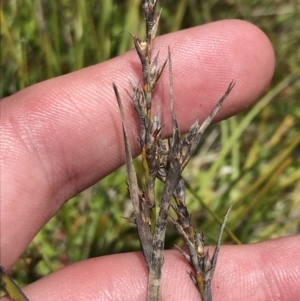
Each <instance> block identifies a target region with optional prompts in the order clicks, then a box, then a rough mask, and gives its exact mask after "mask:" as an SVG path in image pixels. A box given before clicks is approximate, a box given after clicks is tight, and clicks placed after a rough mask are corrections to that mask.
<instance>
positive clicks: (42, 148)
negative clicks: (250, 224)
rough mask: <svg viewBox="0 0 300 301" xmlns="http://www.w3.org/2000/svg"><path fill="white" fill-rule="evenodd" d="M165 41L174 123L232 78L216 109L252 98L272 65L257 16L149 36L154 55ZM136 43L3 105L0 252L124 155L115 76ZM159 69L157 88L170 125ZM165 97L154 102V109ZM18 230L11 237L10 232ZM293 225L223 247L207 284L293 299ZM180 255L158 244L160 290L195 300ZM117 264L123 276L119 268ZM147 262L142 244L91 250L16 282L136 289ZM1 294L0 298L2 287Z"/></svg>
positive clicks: (46, 291) (11, 252)
mask: <svg viewBox="0 0 300 301" xmlns="http://www.w3.org/2000/svg"><path fill="white" fill-rule="evenodd" d="M168 45H170V47H171V51H172V58H173V69H174V85H175V86H174V95H175V112H176V114H177V118H178V122H179V124H180V128H181V131H182V132H185V131H187V130H188V129H189V127H190V125H191V124H192V123H193V122H194V121H195V120H196V119H197V118H199V120H203V119H204V117H206V116H207V115H208V114H209V112H210V110H211V109H212V107H213V106H214V104H215V103H216V102H217V100H218V99H219V98H220V96H221V95H222V94H223V92H224V91H225V90H226V88H227V86H228V84H229V82H230V81H231V80H232V79H234V80H236V86H235V88H234V89H233V91H232V92H231V94H230V96H229V98H228V99H227V100H226V101H225V104H224V105H223V108H222V109H221V111H220V112H219V113H218V115H217V118H216V119H215V121H217V120H221V119H224V118H228V117H230V116H232V115H234V114H237V113H238V112H240V111H242V110H243V109H245V108H247V107H248V106H250V105H251V104H253V103H254V102H255V101H256V100H257V99H258V97H259V96H260V95H261V94H262V93H263V92H264V91H265V90H266V88H267V87H268V84H269V83H270V81H271V78H272V75H273V71H274V64H275V62H274V61H275V59H274V52H273V49H272V46H271V44H270V42H269V40H268V39H267V37H266V36H265V35H264V33H263V32H261V31H260V30H259V29H258V28H257V27H255V26H254V25H251V24H249V23H247V22H244V21H238V20H226V21H220V22H215V23H211V24H207V25H204V26H200V27H196V28H192V29H189V30H185V31H181V32H176V33H172V34H169V35H165V36H162V37H158V38H157V39H156V40H155V42H154V53H156V51H157V50H158V49H160V58H161V61H162V60H163V58H165V57H167V46H168ZM140 74H141V70H140V63H139V60H138V57H137V55H136V53H135V51H134V50H132V51H129V52H127V53H125V54H124V55H122V56H120V57H117V58H115V59H112V60H109V61H107V62H104V63H101V64H98V65H95V66H91V67H89V68H85V69H83V70H80V71H77V72H74V73H71V74H67V75H64V76H61V77H58V78H53V79H51V80H48V81H45V82H42V83H39V84H36V85H33V86H31V87H29V88H26V89H24V90H23V91H20V92H18V93H16V94H14V95H12V96H10V97H7V98H6V99H3V100H2V101H1V103H0V105H1V158H0V163H1V190H0V193H1V250H0V253H1V263H2V265H4V267H6V268H8V267H10V266H11V265H12V264H13V263H14V262H15V261H16V260H17V258H18V257H19V256H20V255H21V254H22V252H23V251H24V250H25V248H26V246H27V245H28V244H29V243H30V241H31V240H32V239H33V237H34V236H35V234H36V233H37V232H38V231H39V230H40V229H41V228H42V227H43V226H44V225H45V223H46V222H47V221H48V220H49V219H50V218H51V217H52V216H53V215H55V213H56V212H57V211H58V210H59V208H60V207H61V206H62V204H63V203H64V202H65V201H66V200H68V199H69V198H71V197H72V196H74V195H76V194H77V193H79V192H80V191H82V190H84V189H85V188H87V187H89V186H90V185H92V184H94V183H96V182H97V181H99V180H101V179H102V178H103V177H105V176H106V175H108V174H109V173H110V172H112V171H113V170H115V169H116V168H117V167H119V166H121V165H122V164H124V159H125V158H124V142H123V137H122V129H121V122H120V115H119V111H118V107H117V102H116V100H115V96H114V92H113V89H112V84H111V83H112V82H113V81H114V82H116V84H117V85H118V87H119V91H120V94H121V98H122V100H123V104H124V110H125V116H126V119H127V124H128V129H131V130H129V136H130V140H131V145H132V147H133V153H134V154H135V155H137V154H138V144H137V142H136V137H135V134H134V133H136V132H137V131H138V120H137V118H136V116H135V113H134V110H133V108H132V104H131V103H130V100H129V99H128V97H127V96H126V93H125V91H124V89H123V88H128V89H129V83H128V79H131V80H132V81H133V82H136V81H137V80H138V79H140V78H141V76H140ZM166 87H168V73H167V72H166V71H165V72H164V74H163V75H162V79H161V80H160V82H159V84H158V86H157V89H156V91H155V93H154V102H155V104H156V105H155V107H156V108H154V110H155V109H156V110H157V111H160V112H161V114H162V118H163V121H164V123H165V128H164V134H165V135H170V134H171V119H170V112H169V95H168V94H169V91H168V89H167V88H166ZM162 108H163V110H162ZM16 242H17V243H16ZM299 254H300V236H299V235H298V236H289V237H284V238H278V239H274V240H270V241H266V242H262V243H258V244H252V245H243V246H223V247H221V251H220V256H219V261H218V265H217V268H216V272H215V278H214V280H213V288H212V293H213V297H214V300H215V301H218V300H228V301H229V300H239V301H241V300H251V301H254V300H259V301H262V300H283V301H284V300H289V301H291V300H298V297H299V294H300V287H299V279H300V259H299ZM189 270H190V269H189V266H188V265H187V263H186V262H185V261H184V259H183V258H182V257H181V256H180V254H179V253H178V252H177V251H174V250H173V251H166V253H165V263H164V266H163V300H199V295H198V293H197V291H196V289H195V288H194V286H193V284H192V282H191V280H190V278H189V276H188V274H187V273H185V272H184V271H187V272H188V271H189ZM120 275H122V276H120ZM146 275H147V273H146V267H145V263H144V261H143V258H142V256H141V254H140V253H128V254H118V255H111V256H104V257H100V258H95V259H90V260H86V261H83V262H79V263H76V264H73V265H70V266H68V267H67V268H64V269H62V270H59V271H57V272H56V273H53V274H51V275H49V276H47V277H45V278H43V279H41V280H39V281H37V282H36V283H33V284H31V285H29V286H28V287H26V288H24V292H25V293H26V294H27V295H28V297H29V298H30V300H32V301H34V300H41V296H43V300H145V299H146V287H147V277H146ZM3 300H6V299H5V298H3Z"/></svg>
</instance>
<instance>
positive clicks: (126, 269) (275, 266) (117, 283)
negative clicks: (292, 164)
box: [24, 235, 300, 301]
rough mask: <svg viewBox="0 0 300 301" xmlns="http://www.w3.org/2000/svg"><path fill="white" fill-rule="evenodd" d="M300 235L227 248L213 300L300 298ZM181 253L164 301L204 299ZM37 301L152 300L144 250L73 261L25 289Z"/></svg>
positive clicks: (167, 275)
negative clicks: (149, 292) (78, 261)
mask: <svg viewBox="0 0 300 301" xmlns="http://www.w3.org/2000/svg"><path fill="white" fill-rule="evenodd" d="M299 246H300V236H299V235H298V236H291V237H286V238H280V239H274V240H270V241H268V242H263V243H258V244H252V245H244V246H222V247H221V251H220V256H219V260H218V264H217V268H216V272H215V276H214V279H213V282H212V295H213V300H214V301H218V300H220V301H221V300H226V301H241V300H251V301H271V300H280V301H293V300H295V301H296V300H298V298H299V294H300V287H299V277H300V270H299V263H300V262H299V251H300V248H299ZM190 270H191V268H190V266H189V265H188V264H187V263H186V261H185V260H184V259H183V257H182V256H181V255H180V254H179V253H178V252H177V251H167V252H166V253H165V262H164V266H163V283H162V293H163V296H162V300H173V301H176V300H178V301H179V300H200V297H199V293H198V292H197V290H196V288H195V286H194V284H193V282H192V280H191V279H190V276H189V272H190ZM24 292H25V293H26V294H27V296H28V297H29V299H30V300H31V301H34V300H41V296H43V300H45V301H47V300H57V301H64V300H74V301H75V300H90V301H92V300H103V301H105V300H122V301H126V300H130V301H134V300H138V301H140V300H147V298H146V296H147V271H146V266H145V263H144V260H143V258H142V255H141V253H127V254H118V255H111V256H104V257H101V258H93V259H90V260H87V261H84V262H80V263H76V264H73V265H71V266H69V267H67V268H64V269H62V270H60V271H58V272H56V273H54V274H51V275H50V276H48V277H45V278H43V279H41V280H39V281H37V282H36V283H33V284H31V285H29V286H28V287H26V288H25V289H24Z"/></svg>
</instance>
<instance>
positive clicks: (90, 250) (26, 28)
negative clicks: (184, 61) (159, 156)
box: [0, 0, 300, 285]
mask: <svg viewBox="0 0 300 301" xmlns="http://www.w3.org/2000/svg"><path fill="white" fill-rule="evenodd" d="M175 3H176V4H175ZM160 6H162V7H163V11H162V18H161V24H160V29H159V30H160V32H159V34H163V33H167V32H170V31H176V30H179V29H181V28H188V27H192V26H195V25H199V24H203V23H207V22H212V21H216V20H220V19H228V18H238V19H243V20H248V21H250V22H252V23H254V24H255V25H257V26H258V27H260V28H261V29H262V30H263V31H264V32H265V33H266V34H267V36H268V37H269V38H270V40H271V41H272V44H273V46H274V49H275V52H276V70H275V75H274V78H273V81H272V84H271V85H270V88H269V90H268V91H267V92H266V93H265V94H264V95H263V96H262V97H261V99H260V100H259V101H258V102H257V103H256V105H254V106H253V107H251V108H249V109H248V110H247V111H245V112H244V113H242V114H239V115H238V116H235V117H232V118H230V119H228V120H226V121H223V122H221V123H220V124H219V125H214V126H212V127H211V131H209V133H208V134H207V135H206V139H205V140H204V142H203V144H202V146H201V147H200V148H199V151H198V153H197V155H195V156H194V157H193V159H192V161H191V162H190V164H189V166H188V167H187V170H186V171H185V173H184V177H185V179H186V181H187V182H188V186H189V187H190V188H189V191H188V197H187V202H188V207H189V208H190V210H191V212H192V219H193V222H194V225H195V226H197V227H199V229H202V230H204V232H205V234H206V237H207V243H208V244H215V243H216V238H217V234H218V232H219V228H220V226H219V222H220V219H222V217H223V216H224V215H225V212H226V210H227V208H228V207H229V205H230V204H231V203H234V207H233V209H232V212H231V213H230V216H229V221H228V223H227V232H226V233H225V235H224V243H227V244H230V243H251V242H257V241H261V240H266V239H270V238H273V237H279V236H283V235H288V234H293V233H298V232H299V230H300V168H299V166H300V156H299V155H300V135H299V131H300V122H299V120H300V102H299V101H300V83H299V75H300V47H299V41H300V18H299V15H300V3H299V1H298V0H290V1H286V0H277V1H275V0H273V1H272V0H262V1H253V0H245V1H240V0H227V1H225V0H223V1H221V0H209V1H207V0H205V1H204V0H202V1H200V0H198V1H196V0H181V1H171V0H161V1H160ZM0 13H1V16H0V17H1V82H0V87H1V91H0V93H1V94H0V95H1V98H2V97H4V96H8V95H11V94H12V93H15V92H17V91H18V90H20V89H23V88H25V87H27V86H29V85H32V84H34V83H37V82H40V81H43V80H45V79H48V78H52V77H54V76H58V75H61V74H65V73H69V72H72V71H74V70H78V69H81V68H84V67H86V66H89V65H93V64H96V63H99V62H101V61H104V60H107V59H109V58H111V57H114V56H117V55H118V54H121V53H123V52H125V51H126V50H128V49H130V48H132V47H133V44H132V40H131V38H130V35H129V34H128V33H129V32H133V33H135V34H137V35H140V36H144V35H143V32H144V28H142V27H141V26H140V24H143V16H142V14H141V8H140V0H127V1H124V0H114V1H111V0H107V1H106V0H105V1H104V0H90V1H84V0H72V1H71V0H60V1H55V0H53V1H43V0H10V1H1V11H0ZM139 172H141V171H139ZM125 182H126V174H125V172H124V168H121V169H120V170H117V171H116V172H115V173H113V174H111V175H109V176H108V177H107V178H105V179H103V180H102V181H101V182H100V183H98V184H96V185H95V186H93V187H91V188H89V189H87V190H86V191H84V192H83V193H81V194H80V195H78V196H77V197H75V198H73V199H72V200H70V201H69V202H68V203H66V204H65V205H64V206H63V208H62V209H61V210H60V212H59V213H58V214H57V216H55V217H54V218H53V219H52V220H51V221H50V222H49V223H48V224H47V225H46V226H45V227H44V229H43V230H41V232H40V233H39V234H38V235H37V236H36V238H35V239H34V241H33V242H32V243H31V245H30V246H29V247H28V249H27V250H26V252H25V253H24V255H23V257H22V259H20V260H19V261H18V262H17V263H16V265H15V267H14V268H13V269H12V273H13V276H14V277H15V279H17V281H18V283H19V284H20V285H24V284H26V283H30V282H32V281H34V280H36V279H38V278H40V277H43V276H44V275H47V274H49V273H51V272H53V271H55V270H57V269H58V268H61V267H63V266H65V265H67V264H70V263H72V262H76V261H79V260H83V259H86V258H90V257H94V256H99V255H105V254H112V253H120V252H127V251H133V250H139V243H138V240H137V235H136V232H135V229H134V227H133V226H132V225H131V224H130V223H129V222H128V221H127V220H126V219H123V218H122V217H129V216H131V215H132V208H131V205H130V201H129V199H128V192H127V188H126V185H125ZM169 230H170V231H169V236H168V238H167V242H166V248H172V246H173V244H174V243H176V244H177V245H182V242H181V240H180V239H179V238H178V236H177V235H176V233H174V232H172V230H171V229H169Z"/></svg>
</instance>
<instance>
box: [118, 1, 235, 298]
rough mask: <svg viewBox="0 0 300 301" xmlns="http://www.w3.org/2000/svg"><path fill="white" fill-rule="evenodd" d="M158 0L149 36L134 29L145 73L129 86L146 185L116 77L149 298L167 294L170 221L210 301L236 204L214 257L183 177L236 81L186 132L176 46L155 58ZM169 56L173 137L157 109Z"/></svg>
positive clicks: (152, 5) (149, 6)
mask: <svg viewBox="0 0 300 301" xmlns="http://www.w3.org/2000/svg"><path fill="white" fill-rule="evenodd" d="M156 4H157V1H156V0H152V1H151V0H143V1H142V8H143V10H144V15H145V20H146V39H145V41H142V40H141V39H139V38H138V37H137V36H135V35H133V34H131V35H132V38H133V41H134V45H135V48H136V51H137V54H138V56H139V58H140V61H141V64H142V74H143V84H142V86H140V85H139V84H137V85H134V84H132V88H133V92H132V94H130V92H128V91H127V93H128V95H129V96H130V98H131V99H132V101H133V105H134V108H135V111H136V113H137V115H138V118H139V122H140V136H139V138H138V141H139V144H140V149H141V154H142V162H143V168H144V177H145V187H144V188H143V189H142V190H140V189H139V187H138V183H137V178H136V173H135V170H134V167H133V164H132V155H131V150H130V144H129V140H128V135H127V130H126V123H125V117H124V111H123V106H122V102H121V99H120V95H119V93H118V89H117V87H116V85H115V84H114V83H113V88H114V91H115V94H116V98H117V101H118V105H119V109H120V114H121V120H122V127H123V134H124V141H125V152H126V168H127V174H128V185H129V191H130V196H131V199H132V203H133V207H134V213H135V218H134V223H135V225H136V227H137V231H138V236H139V240H140V243H141V249H142V252H143V254H144V258H145V261H146V264H147V267H148V271H149V279H148V301H159V300H162V293H161V277H162V265H163V261H164V259H163V251H164V241H165V233H166V226H167V222H169V224H170V225H171V226H172V227H173V228H174V229H175V230H176V231H177V232H178V234H179V235H180V236H181V237H182V239H183V240H184V242H185V244H186V246H187V249H188V251H189V254H187V253H186V252H184V251H183V250H181V249H180V248H178V247H177V249H178V250H179V251H180V253H181V254H182V255H183V256H184V257H185V258H186V259H187V261H188V262H189V263H190V265H191V266H192V268H193V269H194V272H191V273H190V275H191V278H192V280H193V281H194V283H195V285H196V287H197V288H198V290H199V292H200V295H201V297H202V300H203V301H210V300H212V296H211V281H212V278H213V274H214V270H215V267H216V264H217V257H218V253H219V249H220V244H221V237H222V233H223V230H224V228H225V223H226V219H227V216H228V213H229V211H230V208H229V210H228V212H227V214H226V216H225V218H224V221H223V223H222V226H221V231H220V234H219V238H218V243H217V246H216V249H215V251H214V254H213V257H212V259H210V256H209V253H208V251H206V252H205V251H204V235H203V233H198V232H196V231H195V230H194V228H193V227H192V225H191V223H190V214H189V212H188V210H187V208H186V205H185V183H184V180H183V179H182V177H181V173H182V171H183V169H184V168H185V166H186V165H187V163H188V162H189V160H190V158H191V156H192V154H193V152H194V151H195V149H196V147H197V146H198V144H199V142H200V140H201V138H202V135H203V133H204V131H205V130H206V128H207V127H208V126H209V124H210V123H211V121H212V119H213V118H214V116H215V115H216V114H217V112H218V111H219V109H220V108H221V106H222V104H223V102H224V100H225V99H226V97H227V96H228V95H229V93H230V91H231V90H232V89H233V87H234V85H235V83H234V82H233V81H232V82H231V83H230V84H229V86H228V88H227V90H226V92H225V93H224V95H223V96H222V97H221V99H220V100H219V101H218V102H217V104H216V106H215V107H214V109H213V110H212V112H211V113H210V114H209V115H208V117H207V118H206V119H205V120H204V122H203V123H202V124H201V125H199V124H198V121H196V122H195V123H194V124H193V125H192V126H191V128H190V130H189V132H188V134H187V135H186V136H185V137H184V138H181V137H180V131H179V127H178V123H177V119H176V115H175V112H174V97H173V77H172V74H173V72H172V60H171V54H170V49H169V51H168V53H169V54H168V59H166V60H165V62H164V63H163V64H162V65H161V66H158V53H157V55H156V56H155V58H154V59H153V60H152V59H151V50H152V42H153V39H154V38H155V34H156V30H157V26H158V22H159V18H160V13H159V14H156V13H155V10H156ZM167 62H168V63H169V76H170V106H171V115H172V116H171V119H172V127H173V135H172V138H171V139H167V140H162V137H161V131H162V124H161V121H160V118H159V117H158V116H152V115H151V105H152V91H153V90H154V88H155V86H156V84H157V82H158V80H159V78H160V76H161V74H162V72H163V70H164V68H165V66H166V63H167ZM156 179H159V180H160V181H162V182H163V183H164V189H163V193H162V196H161V199H160V201H159V202H157V201H156V200H155V180H156ZM172 198H174V200H175V205H171V200H172ZM157 204H158V205H159V213H158V216H156V206H157ZM170 206H171V207H172V208H173V210H174V211H175V213H176V215H177V220H174V219H172V218H171V217H168V212H169V209H170Z"/></svg>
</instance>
